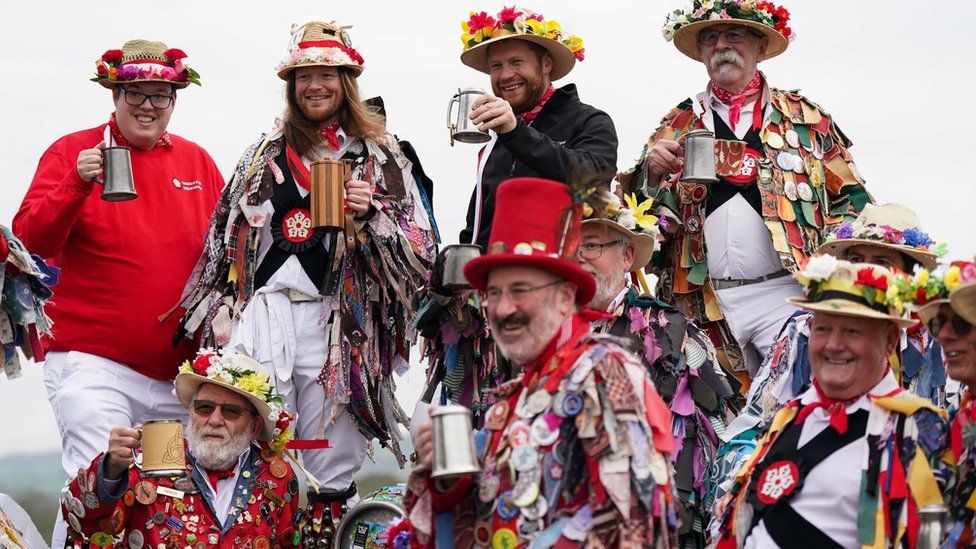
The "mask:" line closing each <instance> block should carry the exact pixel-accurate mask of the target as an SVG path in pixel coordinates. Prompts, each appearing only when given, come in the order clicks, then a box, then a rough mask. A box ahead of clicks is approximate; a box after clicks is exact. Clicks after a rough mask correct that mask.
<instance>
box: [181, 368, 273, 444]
mask: <svg viewBox="0 0 976 549" xmlns="http://www.w3.org/2000/svg"><path fill="white" fill-rule="evenodd" d="M204 383H211V384H213V385H216V386H218V387H221V388H223V389H227V390H228V391H233V392H234V393H237V394H238V395H240V396H242V397H243V398H244V399H246V400H247V401H248V402H250V403H251V404H252V405H253V406H254V409H255V410H257V411H258V414H259V415H260V416H261V420H262V422H263V424H264V427H263V428H262V429H261V434H260V435H259V437H258V438H260V439H261V440H263V441H265V442H268V441H270V440H271V439H272V438H274V429H275V423H274V421H272V420H271V418H270V416H271V406H268V403H267V402H265V401H263V400H261V399H260V398H259V397H257V396H255V395H252V394H251V393H248V392H247V391H243V390H241V389H238V388H237V387H234V386H233V385H228V384H226V383H222V382H219V381H214V380H212V379H210V378H206V377H203V376H201V375H200V374H195V373H188V372H181V373H180V374H179V375H177V376H176V398H178V399H179V401H180V404H182V405H183V407H184V408H186V409H187V410H189V409H190V408H191V406H192V405H193V395H194V393H196V390H197V387H199V386H201V385H203V384H204Z"/></svg>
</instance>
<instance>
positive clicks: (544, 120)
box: [460, 7, 617, 250]
mask: <svg viewBox="0 0 976 549" xmlns="http://www.w3.org/2000/svg"><path fill="white" fill-rule="evenodd" d="M461 27H462V29H463V31H464V33H463V34H462V35H461V41H462V42H463V43H464V49H463V51H462V53H461V62H462V63H464V64H465V65H467V66H469V67H471V68H473V69H475V70H477V71H480V72H483V73H485V74H488V75H489V76H490V78H491V89H492V92H493V93H494V95H491V94H485V95H484V96H483V97H481V98H479V99H477V100H475V102H474V103H473V104H472V110H471V120H472V121H473V122H474V123H475V124H476V125H477V127H478V129H479V130H481V131H485V132H490V134H491V140H490V141H489V142H488V143H487V144H486V145H485V147H484V148H483V149H482V150H481V151H480V153H479V154H478V179H477V181H476V188H475V191H474V192H473V193H472V194H471V203H470V205H469V206H468V214H467V224H466V226H465V228H464V230H462V231H461V236H460V242H461V243H462V244H478V245H480V246H481V248H482V250H484V248H485V246H487V244H488V235H489V234H490V232H491V220H492V217H493V215H494V211H495V191H496V190H497V189H498V185H500V184H501V183H502V181H505V180H506V179H509V178H511V177H526V176H536V177H545V178H549V179H554V180H556V181H563V182H572V181H574V180H578V179H587V178H592V177H594V176H595V175H598V174H612V172H613V171H614V170H616V166H617V132H616V130H615V129H614V127H613V121H612V120H610V117H609V116H608V115H607V114H606V113H604V112H603V111H600V110H598V109H595V108H593V107H591V106H590V105H587V104H585V103H582V102H581V101H580V100H579V96H578V95H577V93H576V85H575V84H567V85H566V86H563V87H561V88H559V89H556V88H555V87H554V86H553V85H552V82H553V81H555V80H559V79H560V78H562V77H564V76H566V75H567V74H569V71H571V70H572V69H573V65H575V64H576V61H577V60H579V61H582V60H583V40H582V39H580V37H578V36H569V35H567V34H565V33H563V31H562V29H561V28H560V26H559V23H558V22H557V21H554V20H547V19H546V18H545V17H543V16H542V14H539V13H535V12H533V11H531V10H527V9H522V8H515V7H513V8H505V9H503V10H502V11H500V12H499V13H498V16H497V17H491V16H489V15H488V14H487V13H485V12H481V13H474V12H472V13H471V17H470V18H469V19H468V21H465V22H462V23H461ZM606 179H607V180H608V181H609V179H610V178H609V177H607V178H606Z"/></svg>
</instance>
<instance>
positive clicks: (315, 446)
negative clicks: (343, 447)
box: [285, 438, 331, 450]
mask: <svg viewBox="0 0 976 549" xmlns="http://www.w3.org/2000/svg"><path fill="white" fill-rule="evenodd" d="M285 448H288V449H289V450H322V449H324V448H331V446H330V445H329V439H327V438H323V439H315V440H313V439H294V440H289V441H288V443H287V444H285Z"/></svg>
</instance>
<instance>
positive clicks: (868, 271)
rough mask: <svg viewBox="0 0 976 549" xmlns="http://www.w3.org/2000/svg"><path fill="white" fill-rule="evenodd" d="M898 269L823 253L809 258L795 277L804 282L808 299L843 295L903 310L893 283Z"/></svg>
mask: <svg viewBox="0 0 976 549" xmlns="http://www.w3.org/2000/svg"><path fill="white" fill-rule="evenodd" d="M898 273H900V271H897V272H896V271H892V270H889V269H885V268H884V267H880V266H876V265H870V264H867V263H860V264H858V263H850V262H847V261H843V260H838V259H837V258H835V257H834V256H832V255H827V254H824V255H815V256H813V257H811V258H809V259H808V260H807V261H806V263H804V264H803V267H802V268H801V269H800V271H799V272H798V273H796V274H795V275H794V277H795V278H796V280H797V281H798V282H799V283H800V284H801V285H802V286H803V288H804V294H805V295H806V301H807V302H808V303H815V302H821V301H826V300H832V299H843V300H847V301H852V302H855V303H857V302H861V303H862V304H863V305H866V306H868V307H870V308H872V309H875V310H884V309H893V310H894V311H897V313H901V312H902V311H904V303H903V301H902V296H901V293H900V292H899V291H898V288H897V286H896V285H895V284H893V283H892V280H893V279H894V278H895V276H896V275H897V274H898ZM901 274H902V275H903V274H904V273H901Z"/></svg>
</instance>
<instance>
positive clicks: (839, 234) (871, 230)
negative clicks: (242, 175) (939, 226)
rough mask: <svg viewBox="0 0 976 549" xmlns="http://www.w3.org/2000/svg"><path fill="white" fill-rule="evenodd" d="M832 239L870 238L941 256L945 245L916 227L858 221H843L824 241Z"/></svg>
mask: <svg viewBox="0 0 976 549" xmlns="http://www.w3.org/2000/svg"><path fill="white" fill-rule="evenodd" d="M834 240H871V241H874V242H878V243H882V244H894V245H896V246H908V247H910V248H915V249H917V250H920V251H923V252H929V253H933V254H935V255H937V256H938V257H943V256H945V254H946V251H947V246H946V244H945V243H944V242H940V243H936V242H935V241H934V240H932V238H931V237H930V236H929V234H928V233H926V232H924V231H922V230H921V229H919V228H918V227H909V228H906V229H904V230H898V229H896V228H894V227H891V226H889V225H873V224H869V225H865V224H863V223H861V222H860V221H857V220H854V221H845V222H844V223H841V224H840V225H839V226H838V227H837V229H836V230H834V231H833V232H831V233H830V234H829V235H827V238H826V241H827V242H831V241H834Z"/></svg>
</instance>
